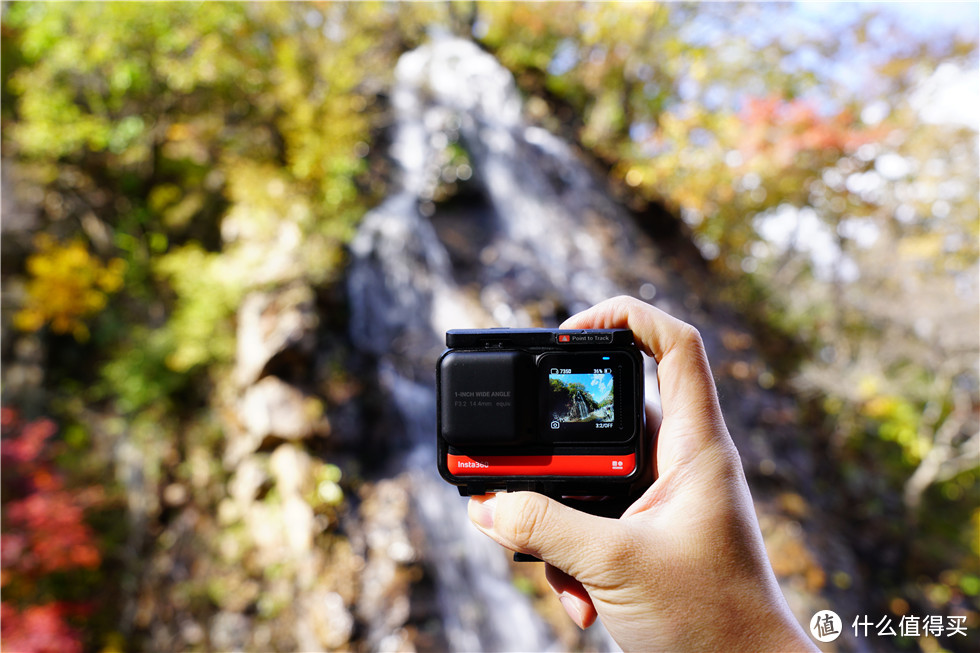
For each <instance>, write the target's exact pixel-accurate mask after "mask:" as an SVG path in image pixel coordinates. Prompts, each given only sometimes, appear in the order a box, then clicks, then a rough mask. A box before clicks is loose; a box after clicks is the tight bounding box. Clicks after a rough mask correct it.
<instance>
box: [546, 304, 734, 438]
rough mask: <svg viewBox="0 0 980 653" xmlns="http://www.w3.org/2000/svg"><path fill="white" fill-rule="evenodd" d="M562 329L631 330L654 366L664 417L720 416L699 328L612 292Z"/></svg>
mask: <svg viewBox="0 0 980 653" xmlns="http://www.w3.org/2000/svg"><path fill="white" fill-rule="evenodd" d="M561 328H563V329H616V328H628V329H630V330H631V331H633V336H634V338H635V339H636V341H637V345H638V346H639V347H640V349H642V350H643V351H644V352H645V353H647V354H649V355H650V356H652V357H653V358H654V359H655V360H656V361H657V365H658V374H657V376H658V379H659V383H660V397H661V401H662V404H663V414H664V420H665V421H666V420H668V419H669V418H670V417H672V416H678V415H681V414H688V415H697V416H705V417H709V418H710V419H712V420H718V421H721V408H720V407H719V405H718V396H717V391H716V390H715V381H714V377H713V376H712V374H711V367H710V366H709V364H708V356H707V354H706V353H705V350H704V343H703V342H702V341H701V334H700V333H698V330H697V329H695V328H694V327H693V326H691V325H690V324H688V323H686V322H682V321H681V320H678V319H677V318H675V317H673V316H671V315H668V314H667V313H665V312H663V311H662V310H660V309H659V308H655V307H653V306H651V305H649V304H647V303H645V302H641V301H640V300H638V299H634V298H633V297H626V296H620V297H613V298H612V299H607V300H605V301H603V302H600V303H598V304H596V305H595V306H593V307H592V308H589V309H587V310H585V311H583V312H581V313H578V314H577V315H573V316H572V317H570V318H568V319H567V320H565V322H564V323H562V325H561Z"/></svg>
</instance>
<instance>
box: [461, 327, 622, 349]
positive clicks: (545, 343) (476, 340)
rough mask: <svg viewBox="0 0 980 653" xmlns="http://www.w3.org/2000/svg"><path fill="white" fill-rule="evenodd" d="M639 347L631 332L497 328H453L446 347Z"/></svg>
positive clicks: (616, 330) (619, 330)
mask: <svg viewBox="0 0 980 653" xmlns="http://www.w3.org/2000/svg"><path fill="white" fill-rule="evenodd" d="M633 345H635V343H634V340H633V332H632V331H631V330H629V329H542V328H526V329H512V328H495V329H450V330H449V331H447V332H446V346H447V347H449V348H450V349H456V348H496V347H514V346H517V347H521V346H523V347H559V348H564V347H582V346H587V347H596V346H600V347H603V346H605V347H608V346H616V347H624V346H626V347H629V346H633Z"/></svg>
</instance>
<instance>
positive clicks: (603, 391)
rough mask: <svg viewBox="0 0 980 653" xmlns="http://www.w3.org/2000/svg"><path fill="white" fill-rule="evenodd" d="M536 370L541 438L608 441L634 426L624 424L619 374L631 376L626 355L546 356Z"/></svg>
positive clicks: (623, 435)
mask: <svg viewBox="0 0 980 653" xmlns="http://www.w3.org/2000/svg"><path fill="white" fill-rule="evenodd" d="M538 369H539V370H540V372H541V376H542V380H543V381H544V383H545V385H544V387H543V388H542V394H541V407H542V411H541V417H542V419H543V422H544V423H543V424H542V428H541V429H540V432H541V433H542V434H545V439H546V440H548V441H551V442H563V441H575V442H582V441H601V442H611V441H623V440H626V439H629V437H630V436H631V435H632V433H633V424H632V423H630V424H629V425H624V410H623V409H624V406H623V403H624V398H623V397H622V396H621V395H622V394H623V387H622V384H623V378H624V373H628V374H632V361H631V360H630V358H629V357H628V356H623V355H621V354H618V353H616V352H609V353H604V354H591V353H590V354H585V353H581V354H546V355H544V356H542V357H541V359H540V360H539V362H538ZM627 412H628V411H627ZM626 426H628V427H629V428H625V427H626ZM627 431H628V432H627Z"/></svg>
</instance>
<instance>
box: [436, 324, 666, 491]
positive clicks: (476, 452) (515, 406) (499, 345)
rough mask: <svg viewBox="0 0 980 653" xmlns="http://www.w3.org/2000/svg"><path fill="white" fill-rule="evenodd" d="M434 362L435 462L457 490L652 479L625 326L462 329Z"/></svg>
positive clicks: (635, 359)
mask: <svg viewBox="0 0 980 653" xmlns="http://www.w3.org/2000/svg"><path fill="white" fill-rule="evenodd" d="M446 346H447V347H448V349H447V350H446V352H445V353H444V354H443V355H442V356H441V357H440V359H439V363H438V365H437V369H436V384H437V388H436V394H437V397H438V403H439V406H438V464H439V473H440V474H441V475H442V477H443V478H444V479H446V481H448V482H450V483H452V484H454V485H456V486H458V487H459V492H460V494H462V495H464V496H467V495H473V494H486V493H488V492H497V491H518V490H533V491H536V492H541V493H542V494H547V495H549V496H553V497H563V496H564V497H569V496H608V497H614V496H618V497H623V498H625V497H627V496H633V495H635V494H637V493H638V491H642V488H643V487H645V485H646V484H648V483H649V480H650V477H649V473H648V472H647V470H649V469H650V465H649V464H648V462H647V458H648V456H649V451H648V448H649V442H647V440H648V438H647V437H646V435H645V423H644V415H645V413H644V407H643V357H642V356H641V354H640V351H639V349H638V348H637V347H636V344H635V343H634V342H633V332H632V331H630V330H628V329H595V330H581V329H579V330H557V329H459V330H452V331H449V332H447V333H446Z"/></svg>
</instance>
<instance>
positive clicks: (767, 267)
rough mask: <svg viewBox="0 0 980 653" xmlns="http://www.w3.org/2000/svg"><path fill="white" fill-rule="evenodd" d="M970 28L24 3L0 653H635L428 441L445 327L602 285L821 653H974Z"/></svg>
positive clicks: (856, 14) (978, 114) (974, 170)
mask: <svg viewBox="0 0 980 653" xmlns="http://www.w3.org/2000/svg"><path fill="white" fill-rule="evenodd" d="M978 22H980V18H978V7H977V5H976V3H966V4H951V3H923V4H918V3H910V4H890V3H876V4H867V5H865V4H853V3H842V4H832V5H825V4H792V5H786V4H684V3H670V4H655V3H643V4H636V5H633V4H628V5H627V4H577V3H550V4H546V5H542V4H511V3H469V2H449V3H412V4H392V3H350V4H334V3H245V4H239V3H145V4H144V3H50V4H49V3H28V2H5V3H4V4H3V5H2V60H0V62H2V159H3V161H2V162H3V167H2V174H3V177H2V184H3V186H2V191H3V211H2V404H3V408H2V420H0V421H2V428H3V440H2V466H3V468H2V501H3V511H2V554H0V561H2V576H0V585H2V648H3V650H4V651H7V650H9V651H81V650H92V651H95V650H104V651H111V650H155V651H170V650H216V651H225V650H235V649H246V650H305V651H313V650H365V651H367V650H370V651H411V650H418V651H431V650H545V649H549V650H615V644H614V643H613V642H612V641H611V640H610V639H609V637H608V635H606V634H605V633H604V632H603V631H602V629H601V627H600V626H597V627H594V628H593V629H590V630H589V631H587V632H586V633H581V632H579V631H578V630H577V629H576V628H575V627H574V626H572V625H571V624H570V623H569V622H568V620H567V618H566V617H565V616H564V614H563V613H562V611H561V609H560V606H559V604H558V603H557V601H556V600H555V599H554V598H553V597H552V596H551V595H550V590H549V589H548V588H547V586H546V584H545V583H544V580H543V573H542V571H541V569H540V565H531V564H516V563H510V562H509V561H508V556H507V555H506V554H505V553H504V552H503V551H501V550H498V549H497V548H496V547H495V546H494V545H491V544H489V543H488V542H485V541H484V540H485V538H482V536H479V535H478V534H476V533H475V532H474V530H473V529H472V528H471V527H470V526H469V525H468V524H467V522H466V519H465V501H464V500H463V499H461V498H459V497H458V496H455V495H454V491H453V489H452V488H450V487H448V486H446V485H445V484H444V483H442V481H441V480H439V479H438V478H437V476H436V474H435V472H434V447H433V442H432V440H433V429H434V420H435V417H434V391H433V384H434V378H433V377H434V373H433V364H434V360H435V358H436V357H437V356H438V354H439V353H440V351H441V348H442V344H443V343H442V341H441V338H442V332H443V331H444V330H445V329H446V328H450V327H465V326H554V325H556V324H557V323H559V322H560V321H561V320H562V319H564V317H566V316H567V315H569V314H571V313H574V312H575V311H577V310H580V309H582V308H584V307H586V306H588V305H590V304H592V303H594V302H595V301H598V300H599V299H602V298H604V297H606V296H609V295H612V294H617V293H626V294H631V295H634V296H637V297H640V298H642V299H644V300H646V301H649V302H651V303H653V304H654V305H657V306H660V307H662V308H664V309H665V310H668V311H669V312H672V313H674V314H676V315H678V316H679V317H681V318H683V319H685V320H687V321H690V322H692V323H693V324H695V325H696V326H697V327H698V328H699V329H700V330H701V332H702V335H703V337H704V339H705V343H706V346H707V347H708V349H709V355H710V356H711V360H712V364H713V367H714V371H715V375H716V378H717V381H718V385H719V390H720V393H721V397H722V401H723V404H724V408H725V411H726V415H727V417H728V420H729V426H730V429H731V431H732V433H733V437H735V439H736V442H737V444H738V445H739V448H740V450H741V452H742V456H743V460H744V463H745V468H746V474H747V476H748V478H749V480H750V483H751V485H752V488H753V493H754V496H755V498H756V503H757V506H756V507H757V511H758V513H759V516H760V522H761V524H762V527H763V531H764V535H765V537H766V544H767V547H768V549H769V553H770V557H771V558H772V561H773V565H774V567H775V570H776V572H777V575H778V576H779V579H780V583H781V585H782V587H783V589H784V592H785V593H786V594H787V597H788V599H789V601H790V603H791V606H792V607H793V609H794V611H795V612H796V614H797V616H798V617H799V619H800V620H801V622H803V623H807V622H808V621H809V618H810V616H811V615H812V614H813V613H814V612H815V611H816V610H818V609H824V608H827V609H832V610H835V611H836V612H838V614H840V615H841V617H842V619H843V621H844V624H845V628H844V630H845V632H844V633H843V634H842V636H841V638H840V639H838V640H837V641H836V642H833V643H831V644H827V645H824V646H825V647H826V648H827V649H828V650H858V651H863V650H920V649H921V650H926V651H938V650H977V649H978V648H980V488H978V479H977V477H978V474H980V436H978V406H980V389H978V369H977V366H978V357H980V321H978V316H980V313H978V295H980V290H978V239H980V217H978V195H980V190H978V179H980V173H978V119H980V77H978V58H977V57H978V35H977V33H978ZM651 368H652V366H651ZM649 378H650V379H651V380H652V379H653V378H655V377H653V376H652V372H651V376H650V377H649ZM654 383H655V382H654ZM650 385H651V386H652V385H653V383H651V384H650ZM653 394H655V393H653ZM653 398H654V399H655V397H653ZM665 591H669V588H665ZM692 609H697V606H692ZM862 616H864V617H867V620H870V621H871V622H872V624H873V625H872V626H871V627H869V628H867V630H866V631H865V632H861V631H860V630H859V631H858V632H857V634H855V630H854V629H853V628H852V627H851V623H852V621H853V620H854V618H855V617H862ZM937 617H938V622H937V621H936V620H935V618H937ZM886 619H887V620H889V621H888V625H886V624H885V622H884V620H886ZM903 619H904V621H903ZM913 622H914V623H915V624H916V625H918V626H920V627H919V628H917V629H915V630H912V628H911V624H912V623H913ZM937 623H938V626H937ZM900 624H901V626H900ZM929 624H931V625H932V627H930V626H929ZM951 624H958V625H960V626H962V627H963V629H964V631H965V635H963V634H960V633H958V632H955V630H956V629H954V628H952V626H951ZM888 627H890V628H891V629H893V630H894V631H895V632H896V634H894V635H888V634H879V633H880V632H881V631H883V630H885V631H887V628H888Z"/></svg>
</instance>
